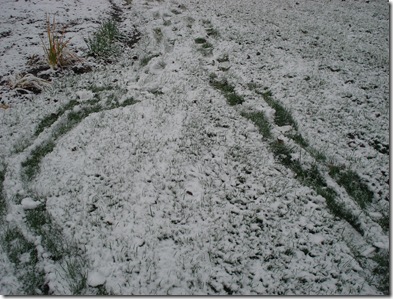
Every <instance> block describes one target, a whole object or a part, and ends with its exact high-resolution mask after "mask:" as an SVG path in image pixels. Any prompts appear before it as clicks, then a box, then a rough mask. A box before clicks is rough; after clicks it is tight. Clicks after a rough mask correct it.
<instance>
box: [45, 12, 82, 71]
mask: <svg viewBox="0 0 393 299" xmlns="http://www.w3.org/2000/svg"><path fill="white" fill-rule="evenodd" d="M46 34H47V39H48V46H46V45H45V43H44V41H43V39H42V38H41V42H42V46H43V49H44V51H45V55H46V59H47V61H48V64H49V66H50V67H51V68H53V69H56V68H57V67H64V66H67V65H71V64H73V63H75V62H76V61H80V59H79V58H78V56H77V55H76V54H75V53H73V52H72V51H71V50H70V49H69V47H68V45H69V42H70V40H71V38H69V39H65V30H64V29H63V32H62V33H61V34H59V33H57V32H56V19H55V17H53V21H52V24H51V22H50V18H49V16H47V19H46Z"/></svg>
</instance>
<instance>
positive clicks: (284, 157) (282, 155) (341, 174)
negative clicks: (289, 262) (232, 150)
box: [248, 83, 387, 234]
mask: <svg viewBox="0 0 393 299" xmlns="http://www.w3.org/2000/svg"><path fill="white" fill-rule="evenodd" d="M248 87H249V89H250V90H254V91H255V92H256V93H258V94H260V95H262V96H263V98H264V100H265V101H266V103H267V104H268V105H269V106H270V107H272V108H273V109H274V110H275V111H276V112H275V118H274V123H275V124H276V125H278V126H285V125H290V126H292V128H294V129H295V131H296V133H294V134H289V135H288V137H289V138H291V139H292V140H293V141H294V142H295V143H297V144H298V145H299V146H301V147H302V148H304V149H305V150H307V151H308V152H309V153H310V154H311V155H312V156H313V157H314V158H315V159H316V161H318V162H322V163H326V161H327V158H326V156H325V155H324V154H323V153H322V152H320V151H317V150H314V149H312V148H310V147H309V144H308V142H307V140H305V139H304V138H303V137H302V135H301V134H300V133H299V132H297V130H298V126H297V123H296V121H295V120H294V119H293V117H292V115H291V113H290V111H289V110H287V109H286V108H285V107H284V106H282V105H281V104H280V103H279V102H278V101H276V100H274V99H273V96H272V93H271V91H270V90H268V89H267V88H265V89H264V90H265V91H264V92H260V91H258V85H257V84H255V83H249V84H248ZM270 148H271V150H272V152H273V153H274V155H275V156H276V158H277V159H278V160H279V161H280V162H281V163H282V164H283V165H284V166H286V167H288V168H290V169H291V170H292V171H294V172H295V173H296V175H297V178H298V179H299V180H300V181H302V182H303V183H305V184H306V185H307V186H309V187H312V188H313V189H314V190H316V191H317V193H318V194H319V195H321V196H323V197H324V198H326V204H327V206H328V208H329V210H330V211H331V212H332V213H333V215H336V216H337V217H339V218H341V219H345V220H346V221H347V222H348V223H350V224H351V225H352V226H353V227H354V228H355V229H356V230H357V231H358V232H359V233H361V234H364V231H363V229H362V228H361V226H360V224H359V221H358V220H357V217H355V216H354V215H353V213H352V212H351V211H349V210H347V209H345V207H344V206H343V205H342V204H338V203H337V201H336V199H335V198H336V196H337V194H336V193H335V192H334V190H333V189H331V188H329V187H327V185H326V183H325V180H324V178H323V177H322V175H321V174H320V172H319V171H318V170H317V168H316V165H314V166H313V167H312V168H311V169H308V170H305V169H303V168H302V166H301V164H300V163H299V162H298V161H294V160H292V159H291V154H292V153H293V152H292V149H289V148H288V147H287V146H286V145H284V144H280V143H279V142H277V141H274V142H271V143H270ZM329 175H330V176H331V177H332V178H333V179H334V180H335V181H336V182H337V183H338V184H339V185H341V186H343V187H344V188H345V189H346V191H347V193H348V194H349V195H350V196H351V197H352V198H353V199H354V200H355V201H356V202H357V203H358V204H359V206H360V207H361V208H362V209H364V208H365V207H366V206H367V204H368V203H370V202H372V199H373V193H372V192H371V191H370V190H369V189H368V187H367V185H366V184H365V183H364V182H362V180H361V178H360V177H359V175H357V174H356V173H355V172H353V171H351V170H347V169H344V168H343V169H341V168H340V167H337V166H329ZM382 224H383V225H384V227H386V226H387V225H386V221H385V223H384V222H382Z"/></svg>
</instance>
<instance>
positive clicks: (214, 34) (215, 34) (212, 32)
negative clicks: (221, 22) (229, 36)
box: [205, 28, 220, 37]
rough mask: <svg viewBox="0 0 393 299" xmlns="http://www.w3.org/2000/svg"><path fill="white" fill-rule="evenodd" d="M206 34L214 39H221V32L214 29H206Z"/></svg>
mask: <svg viewBox="0 0 393 299" xmlns="http://www.w3.org/2000/svg"><path fill="white" fill-rule="evenodd" d="M205 30H206V33H207V35H208V36H212V37H219V36H220V32H219V31H218V30H217V29H214V28H206V29H205Z"/></svg>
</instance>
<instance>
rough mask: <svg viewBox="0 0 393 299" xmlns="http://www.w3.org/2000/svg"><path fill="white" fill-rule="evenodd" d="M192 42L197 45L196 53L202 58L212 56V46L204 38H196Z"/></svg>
mask: <svg viewBox="0 0 393 299" xmlns="http://www.w3.org/2000/svg"><path fill="white" fill-rule="evenodd" d="M194 41H195V43H196V44H197V45H199V47H198V51H199V52H201V53H202V54H203V56H209V55H211V54H213V45H212V44H211V43H210V42H208V41H207V40H206V39H205V38H203V37H198V38H196V39H195V40H194Z"/></svg>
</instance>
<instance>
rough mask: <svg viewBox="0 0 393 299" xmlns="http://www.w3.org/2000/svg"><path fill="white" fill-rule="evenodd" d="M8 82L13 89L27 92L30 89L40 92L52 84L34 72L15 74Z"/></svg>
mask: <svg viewBox="0 0 393 299" xmlns="http://www.w3.org/2000/svg"><path fill="white" fill-rule="evenodd" d="M8 84H9V86H10V88H11V89H16V90H17V91H24V92H25V93H29V92H30V91H32V92H34V93H40V92H41V91H42V90H43V89H44V88H46V87H49V86H50V83H49V82H48V81H46V80H44V79H41V78H38V77H36V76H34V75H33V74H25V75H22V74H15V75H13V76H12V77H11V78H10V79H9V81H8Z"/></svg>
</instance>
